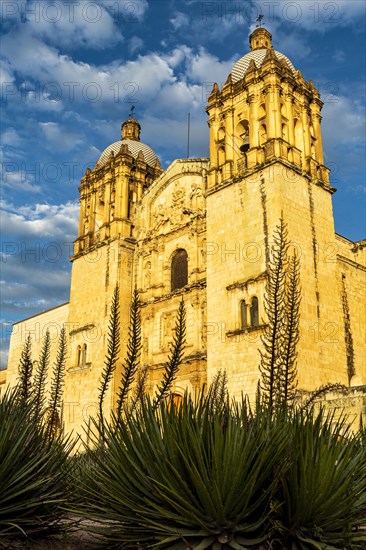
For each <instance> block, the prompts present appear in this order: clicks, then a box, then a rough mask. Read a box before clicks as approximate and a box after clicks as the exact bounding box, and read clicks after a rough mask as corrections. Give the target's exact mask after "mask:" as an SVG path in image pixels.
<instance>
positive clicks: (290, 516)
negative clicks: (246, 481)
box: [277, 410, 366, 550]
mask: <svg viewBox="0 0 366 550" xmlns="http://www.w3.org/2000/svg"><path fill="white" fill-rule="evenodd" d="M287 426H288V444H287V451H286V453H285V455H284V458H285V457H286V459H287V460H288V464H289V467H288V469H287V471H286V475H281V476H280V487H281V497H280V498H281V499H282V501H283V505H282V507H281V509H280V513H279V517H278V524H277V525H278V526H279V527H280V533H281V534H279V538H280V540H282V544H283V545H284V547H285V548H294V550H302V549H312V548H337V549H340V550H344V549H345V548H353V549H356V548H361V547H362V546H361V541H365V540H366V532H365V530H360V528H361V527H363V528H364V527H365V526H366V461H365V451H364V449H362V448H360V445H359V442H358V438H357V437H355V436H352V434H351V433H350V431H349V427H348V426H347V422H346V419H345V418H340V419H338V420H337V419H336V418H335V416H334V414H328V415H326V414H325V412H324V411H323V410H322V411H320V413H318V414H315V413H314V412H311V413H304V412H303V411H297V412H296V413H295V414H293V415H292V417H291V418H290V419H288V421H287Z"/></svg>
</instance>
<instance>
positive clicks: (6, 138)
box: [1, 128, 22, 147]
mask: <svg viewBox="0 0 366 550" xmlns="http://www.w3.org/2000/svg"><path fill="white" fill-rule="evenodd" d="M21 142H22V140H21V137H20V135H19V133H18V132H17V131H16V130H15V128H7V130H5V132H3V133H2V135H1V144H2V145H8V146H10V147H19V146H20V144H21Z"/></svg>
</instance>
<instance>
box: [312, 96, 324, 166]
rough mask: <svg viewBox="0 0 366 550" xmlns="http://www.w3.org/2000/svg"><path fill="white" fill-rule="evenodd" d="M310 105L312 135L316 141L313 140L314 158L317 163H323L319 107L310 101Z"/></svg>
mask: <svg viewBox="0 0 366 550" xmlns="http://www.w3.org/2000/svg"><path fill="white" fill-rule="evenodd" d="M310 107H311V110H312V117H311V118H312V122H313V128H314V135H315V138H316V142H315V154H316V160H317V161H318V162H319V164H323V163H324V158H323V144H322V133H321V130H320V121H321V115H320V113H319V107H318V106H317V105H316V104H314V103H312V104H311V106H310Z"/></svg>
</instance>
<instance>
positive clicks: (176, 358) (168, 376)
mask: <svg viewBox="0 0 366 550" xmlns="http://www.w3.org/2000/svg"><path fill="white" fill-rule="evenodd" d="M185 340H186V311H185V307H184V300H183V298H182V299H181V301H180V304H179V309H178V315H177V320H176V323H175V329H174V335H173V343H172V344H171V345H170V354H169V357H168V361H167V363H166V365H165V367H164V371H163V378H162V380H161V382H160V384H159V386H158V388H157V390H156V392H155V399H154V406H155V407H157V406H158V405H159V403H160V402H161V401H163V400H164V399H165V398H166V397H168V395H169V392H170V390H171V388H172V385H173V382H174V380H175V378H176V375H177V372H178V370H179V366H180V364H181V362H182V359H183V354H184V346H185Z"/></svg>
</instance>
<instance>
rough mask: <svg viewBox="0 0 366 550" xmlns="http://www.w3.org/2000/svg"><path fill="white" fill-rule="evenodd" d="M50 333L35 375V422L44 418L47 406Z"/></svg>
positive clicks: (46, 337) (46, 336)
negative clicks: (45, 406)
mask: <svg viewBox="0 0 366 550" xmlns="http://www.w3.org/2000/svg"><path fill="white" fill-rule="evenodd" d="M50 345H51V339H50V331H49V330H47V332H46V334H45V337H44V340H43V346H42V350H41V354H40V357H39V362H38V367H37V370H36V373H35V375H34V400H33V414H34V420H35V422H38V421H39V420H40V418H41V417H42V413H43V409H44V405H45V401H46V399H45V386H46V379H47V372H48V365H49V362H50Z"/></svg>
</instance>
